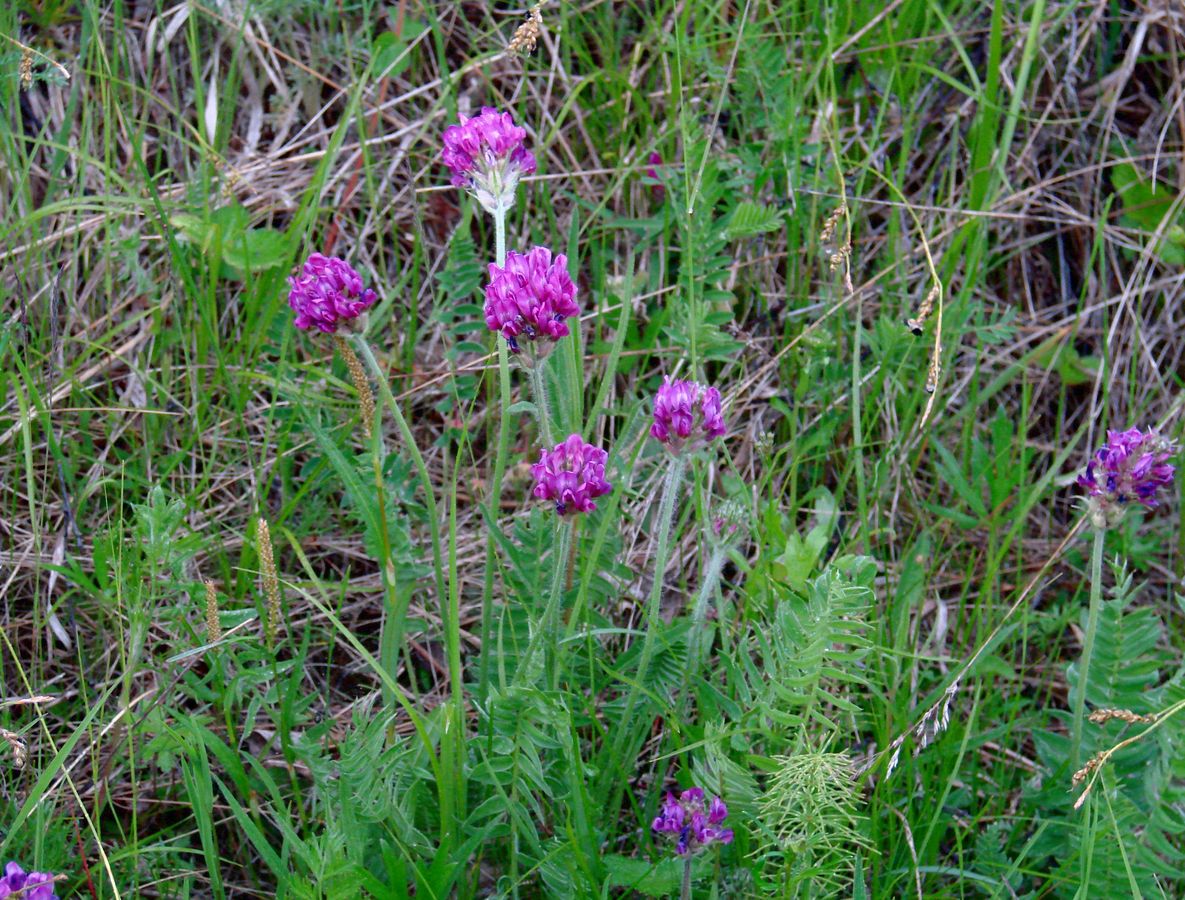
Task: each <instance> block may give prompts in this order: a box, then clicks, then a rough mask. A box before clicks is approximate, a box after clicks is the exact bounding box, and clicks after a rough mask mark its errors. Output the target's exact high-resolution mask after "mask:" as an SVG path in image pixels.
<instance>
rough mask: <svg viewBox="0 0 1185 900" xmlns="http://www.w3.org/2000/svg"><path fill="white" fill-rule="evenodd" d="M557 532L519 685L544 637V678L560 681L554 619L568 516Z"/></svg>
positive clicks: (554, 683)
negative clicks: (541, 605)
mask: <svg viewBox="0 0 1185 900" xmlns="http://www.w3.org/2000/svg"><path fill="white" fill-rule="evenodd" d="M556 532H557V534H556V541H555V545H554V550H553V551H552V553H553V556H552V564H553V565H552V576H551V590H550V591H548V594H547V606H546V607H544V609H543V616H542V617H541V618H540V620H539V626H538V627H537V628H536V629H535V631H534V633H533V634H532V635H531V639H530V642H529V643H528V644H527V652H526V653H525V654H523V658H522V659H521V660H520V661H519V664H518V668H517V670H516V672H515V676H514V681H515V683H516V684H519V685H522V684H524V683H525V679H526V678H528V677H529V676H530V675H531V669H532V667H533V665H534V662H535V655H536V654H537V653H538V652H539V646H540V644H542V643H543V641H547V648H548V649H547V663H546V665H545V669H546V670H547V671H548V673H549V677H548V679H547V681H548V683H549V684H550V685H551V686H552V688H553V689H554V688H555V687H556V686H557V685H558V684H559V672H558V671H557V670H556V665H555V660H556V649H557V647H558V645H559V635H558V634H557V631H558V628H557V625H556V623H557V620H558V618H559V610H560V600H561V598H562V597H563V596H564V582H565V575H566V574H567V569H568V548H569V547H570V546H571V544H572V523H571V522H570V521H568V520H567V519H561V520H560V521H559V522H558V523H557V524H556Z"/></svg>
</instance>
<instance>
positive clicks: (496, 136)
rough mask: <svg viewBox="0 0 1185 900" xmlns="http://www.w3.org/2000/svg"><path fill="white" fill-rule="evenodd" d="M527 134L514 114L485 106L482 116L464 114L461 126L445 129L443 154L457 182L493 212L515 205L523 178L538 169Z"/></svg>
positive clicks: (488, 210) (486, 208) (454, 182)
mask: <svg viewBox="0 0 1185 900" xmlns="http://www.w3.org/2000/svg"><path fill="white" fill-rule="evenodd" d="M526 136H527V131H526V129H525V128H520V127H519V126H517V125H515V124H514V119H512V118H511V116H510V113H507V112H498V110H496V109H494V108H493V107H492V106H483V107H482V110H481V115H478V116H474V117H473V118H467V117H466V116H461V124H460V125H451V126H449V127H448V128H446V129H445V131H444V148H443V150H442V151H441V154H440V156H441V159H442V160H443V161H444V164H445V165H446V166H448V167H449V169H450V170H452V173H453V179H452V180H453V185H455V186H456V187H459V188H464V189H465V190H467V191H469V193H471V194H473V196H474V197H476V198H477V201H478V202H479V203H480V204H481V205H482V208H483V209H485V211H486V212H488V213H490V214H491V215H493V214H495V211H496V210H498V209H501V210H502V211H503V212H504V211H506V210H508V209H510V208H511V207H512V206H514V191H515V188H517V187H518V180H519V178H520V177H521V176H523V175H529V174H531V173H532V172H534V171H535V157H534V155H533V154H532V153H531V151H530V150H528V149H527V148H526V147H524V146H523V139H524V138H525V137H526Z"/></svg>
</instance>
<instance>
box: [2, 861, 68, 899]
mask: <svg viewBox="0 0 1185 900" xmlns="http://www.w3.org/2000/svg"><path fill="white" fill-rule="evenodd" d="M3 897H13V898H16V897H19V898H20V900H58V895H57V894H55V893H54V890H53V876H52V875H50V874H49V873H48V872H26V871H25V870H24V869H22V868H21V867H20V866H19V865H17V864H16V863H15V862H10V863H9V864H8V865H6V866H5V867H4V877H3V878H0V898H3Z"/></svg>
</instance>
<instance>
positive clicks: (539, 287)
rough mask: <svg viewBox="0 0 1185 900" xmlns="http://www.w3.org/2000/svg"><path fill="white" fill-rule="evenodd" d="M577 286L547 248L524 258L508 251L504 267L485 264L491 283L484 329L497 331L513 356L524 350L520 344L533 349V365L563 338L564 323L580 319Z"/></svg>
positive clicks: (563, 262)
mask: <svg viewBox="0 0 1185 900" xmlns="http://www.w3.org/2000/svg"><path fill="white" fill-rule="evenodd" d="M575 298H576V285H575V284H573V283H572V278H571V276H570V275H568V258H567V257H566V256H564V254H562V253H557V254H556V255H555V257H554V258H552V255H551V251H550V250H548V249H547V248H546V247H535V248H533V249H531V250H530V251H529V252H527V253H516V252H515V251H513V250H511V251H510V252H509V253H507V254H506V265H505V267H503V268H498V266H497V265H496V264H494V263H490V283H489V284H487V285H486V307H485V313H486V324H487V325H488V326H490V330H491V331H499V332H501V333H502V336H503V337H505V338H506V343H508V344H509V345H510V349H511V351H512V352H514V353H518V352H519V351H520V350H522V349H523V348H522V347H521V346H520V343H519V340H520V338H526V339H527V340H528V341H530V342H531V343H532V345H535V344H537V346H532V347H530V348H529V349H530V351H531V356H532V359H538V358H542V357H543V356H546V355H547V350H549V349H550V347H549V345H548V344H547V343H546V342H548V341H557V340H559V339H560V338H562V337H564V336H565V335H567V334H568V323H567V322H565V321H564V320H565V319H567V318H568V317H570V316H576V315H579V314H580V307H578V306H577V305H576V299H575Z"/></svg>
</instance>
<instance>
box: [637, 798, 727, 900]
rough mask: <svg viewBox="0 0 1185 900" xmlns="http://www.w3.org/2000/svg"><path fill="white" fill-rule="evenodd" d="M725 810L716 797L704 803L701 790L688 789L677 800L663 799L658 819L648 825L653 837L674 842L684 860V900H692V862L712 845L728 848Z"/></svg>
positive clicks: (725, 807) (676, 849)
mask: <svg viewBox="0 0 1185 900" xmlns="http://www.w3.org/2000/svg"><path fill="white" fill-rule="evenodd" d="M727 818H728V807H727V806H726V805H725V804H724V801H723V800H721V799H720V798H719V797H713V798H712V799H711V801H707V798H706V796H705V795H704V789H703V788H699V787H693V788H688V789H687V790H685V791H683V792H682V793H681V794H679V796H678V797H676V796H675V795H674V794H673V793H668V794H667V795H666V797H664V798H663V801H662V806H661V807H660V808H659V812H658V815H657V816H656V817H655V818H654V821H652V822H651V823H650V830H651V831H652V832H653V833H654V835H655V837H663V838H666V839H668V840H672V841H674V842H675V853H676V854H678V855H679V856H681V857H683V888H682V891H681V892H680V896H681V897H682V898H683V900H690V898H691V859H692V857H693V856H695V855H696V854H697V853H701V852H703V851H705V850H707V849H708V848H709V847H711V846H712V845H713V844H731V843H732V829H731V828H722V827H721V826H722V825H723V824H724V820H725V819H727Z"/></svg>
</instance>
